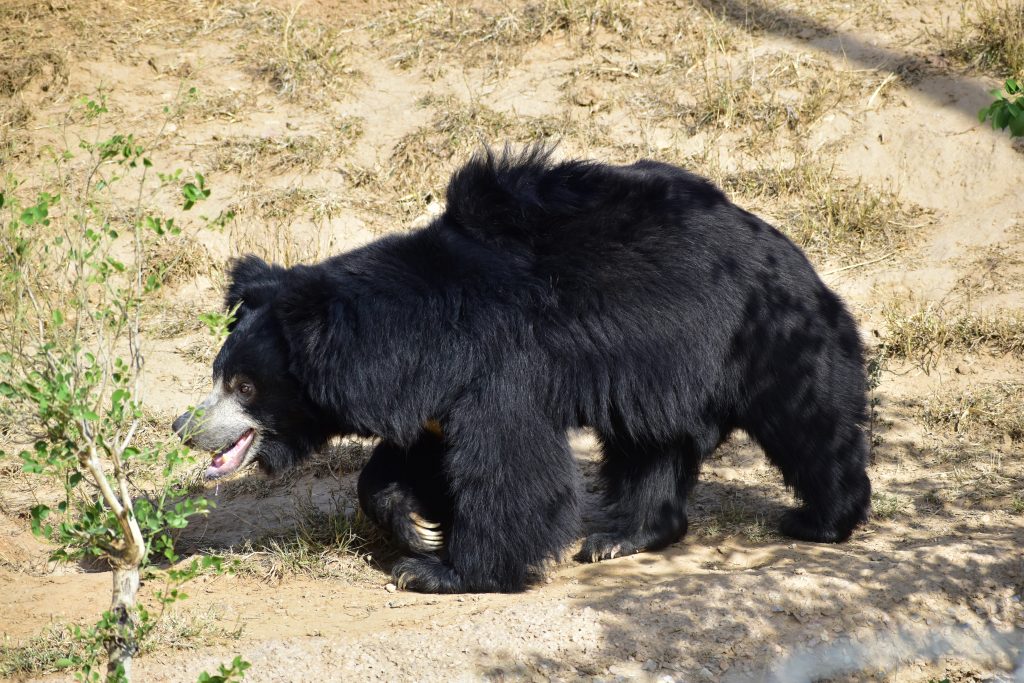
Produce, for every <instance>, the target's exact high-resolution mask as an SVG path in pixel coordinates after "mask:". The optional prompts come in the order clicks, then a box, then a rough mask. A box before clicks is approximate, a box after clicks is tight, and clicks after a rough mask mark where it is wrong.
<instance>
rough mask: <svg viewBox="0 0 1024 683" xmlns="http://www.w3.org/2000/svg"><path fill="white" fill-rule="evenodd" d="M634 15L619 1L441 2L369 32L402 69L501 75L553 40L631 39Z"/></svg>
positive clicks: (392, 16)
mask: <svg viewBox="0 0 1024 683" xmlns="http://www.w3.org/2000/svg"><path fill="white" fill-rule="evenodd" d="M632 9H634V8H633V7H631V6H630V5H628V4H627V3H624V2H620V1H618V0H541V1H540V2H531V3H528V4H525V5H521V6H519V7H510V6H508V5H500V4H495V5H491V6H489V7H481V6H479V5H478V6H467V5H462V6H460V5H456V4H451V3H446V2H437V3H434V4H431V5H427V6H426V7H422V8H419V9H417V10H416V11H415V12H414V13H412V14H410V13H407V12H406V11H403V10H399V11H391V12H387V13H386V14H385V15H384V16H383V17H381V18H380V19H379V20H377V21H374V22H372V23H371V24H370V26H369V28H370V30H371V31H372V32H373V33H374V34H375V35H376V36H378V37H379V39H380V40H382V41H383V42H385V43H386V45H387V46H388V52H389V53H390V59H391V61H392V63H394V64H395V65H397V66H399V67H401V68H410V67H413V66H422V67H426V68H427V69H428V71H433V72H434V73H437V71H438V69H439V68H440V64H441V63H442V62H445V61H448V62H452V63H457V64H459V65H461V66H462V67H486V68H488V69H490V70H491V71H492V72H495V73H501V72H503V71H505V70H507V69H508V68H509V67H511V66H514V65H515V64H516V63H518V61H519V59H520V58H521V57H522V55H523V53H524V52H525V51H526V49H527V48H528V47H529V46H530V45H533V44H535V43H538V42H539V41H541V40H543V39H544V38H546V37H548V36H554V35H559V36H565V37H566V38H567V39H568V40H569V41H570V42H573V43H577V44H585V43H586V41H587V40H588V39H590V38H592V37H593V36H594V35H595V34H596V33H597V32H598V31H602V32H605V33H611V34H613V35H617V36H620V37H624V38H625V37H628V36H631V35H632V34H633V31H634V22H633V19H632V17H633V12H632Z"/></svg>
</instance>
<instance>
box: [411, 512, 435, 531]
mask: <svg viewBox="0 0 1024 683" xmlns="http://www.w3.org/2000/svg"><path fill="white" fill-rule="evenodd" d="M409 519H411V520H412V523H413V524H415V525H416V526H418V527H423V528H424V529H440V528H441V524H440V523H439V522H431V521H430V520H429V519H424V518H423V517H422V516H420V515H419V514H418V513H416V512H410V513H409Z"/></svg>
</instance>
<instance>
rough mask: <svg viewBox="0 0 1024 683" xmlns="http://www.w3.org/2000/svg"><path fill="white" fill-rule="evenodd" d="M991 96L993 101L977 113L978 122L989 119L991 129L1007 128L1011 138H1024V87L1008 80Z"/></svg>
mask: <svg viewBox="0 0 1024 683" xmlns="http://www.w3.org/2000/svg"><path fill="white" fill-rule="evenodd" d="M1022 40H1024V36H1022ZM992 96H993V97H994V98H995V101H993V102H992V104H990V105H988V106H987V107H983V108H982V109H981V111H979V112H978V120H979V121H981V122H982V123H984V122H985V121H986V120H987V119H991V120H992V127H993V128H998V129H999V130H1006V129H1007V128H1009V129H1010V135H1011V136H1012V137H1024V86H1021V84H1020V83H1018V82H1017V81H1016V80H1014V79H1013V78H1008V79H1006V83H1005V85H1004V86H1003V90H993V91H992Z"/></svg>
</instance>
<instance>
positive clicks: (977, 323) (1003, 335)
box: [881, 300, 1024, 369]
mask: <svg viewBox="0 0 1024 683" xmlns="http://www.w3.org/2000/svg"><path fill="white" fill-rule="evenodd" d="M882 315H883V317H884V319H885V326H886V333H885V336H884V338H883V339H882V344H881V353H883V354H884V355H885V356H886V357H889V358H902V359H907V360H912V361H914V362H917V363H921V364H922V365H923V366H924V367H925V368H926V369H927V368H929V367H931V366H932V365H934V363H935V362H936V361H937V360H938V358H939V357H940V356H941V355H942V353H943V352H945V351H947V350H957V351H961V352H962V351H976V350H986V351H989V352H994V353H1008V354H1012V355H1015V356H1022V355H1024V317H1022V316H1021V314H1020V312H1019V311H1014V310H1009V311H993V312H977V311H971V310H967V309H962V308H959V309H946V308H944V307H943V306H941V305H940V304H937V303H934V302H923V303H918V304H916V305H915V304H913V303H911V304H909V305H908V304H907V303H906V302H904V301H902V300H894V301H891V302H889V303H888V304H887V305H886V306H885V308H884V309H883V311H882Z"/></svg>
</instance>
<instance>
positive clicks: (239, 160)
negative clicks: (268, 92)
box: [209, 117, 363, 177]
mask: <svg viewBox="0 0 1024 683" xmlns="http://www.w3.org/2000/svg"><path fill="white" fill-rule="evenodd" d="M362 134H363V121H362V119H360V118H358V117H341V118H338V119H335V120H334V121H333V122H332V125H331V127H330V128H329V130H327V131H326V132H322V133H317V134H310V135H292V136H285V137H280V138H278V137H254V136H245V137H243V136H239V137H235V138H230V139H228V140H223V141H220V142H219V143H217V145H216V147H215V148H214V149H213V153H212V155H211V157H210V161H209V163H210V167H211V168H213V169H214V170H217V171H223V172H234V173H239V174H242V175H245V176H249V177H254V176H263V175H265V174H276V173H283V172H285V171H291V170H295V169H298V170H303V171H311V170H313V169H315V168H318V167H320V166H321V165H322V164H324V163H325V162H329V161H333V160H336V159H338V158H339V157H341V156H343V155H344V154H346V153H347V152H348V151H349V150H350V149H351V147H352V144H353V143H354V142H355V141H356V140H358V139H359V138H360V137H361V136H362Z"/></svg>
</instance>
